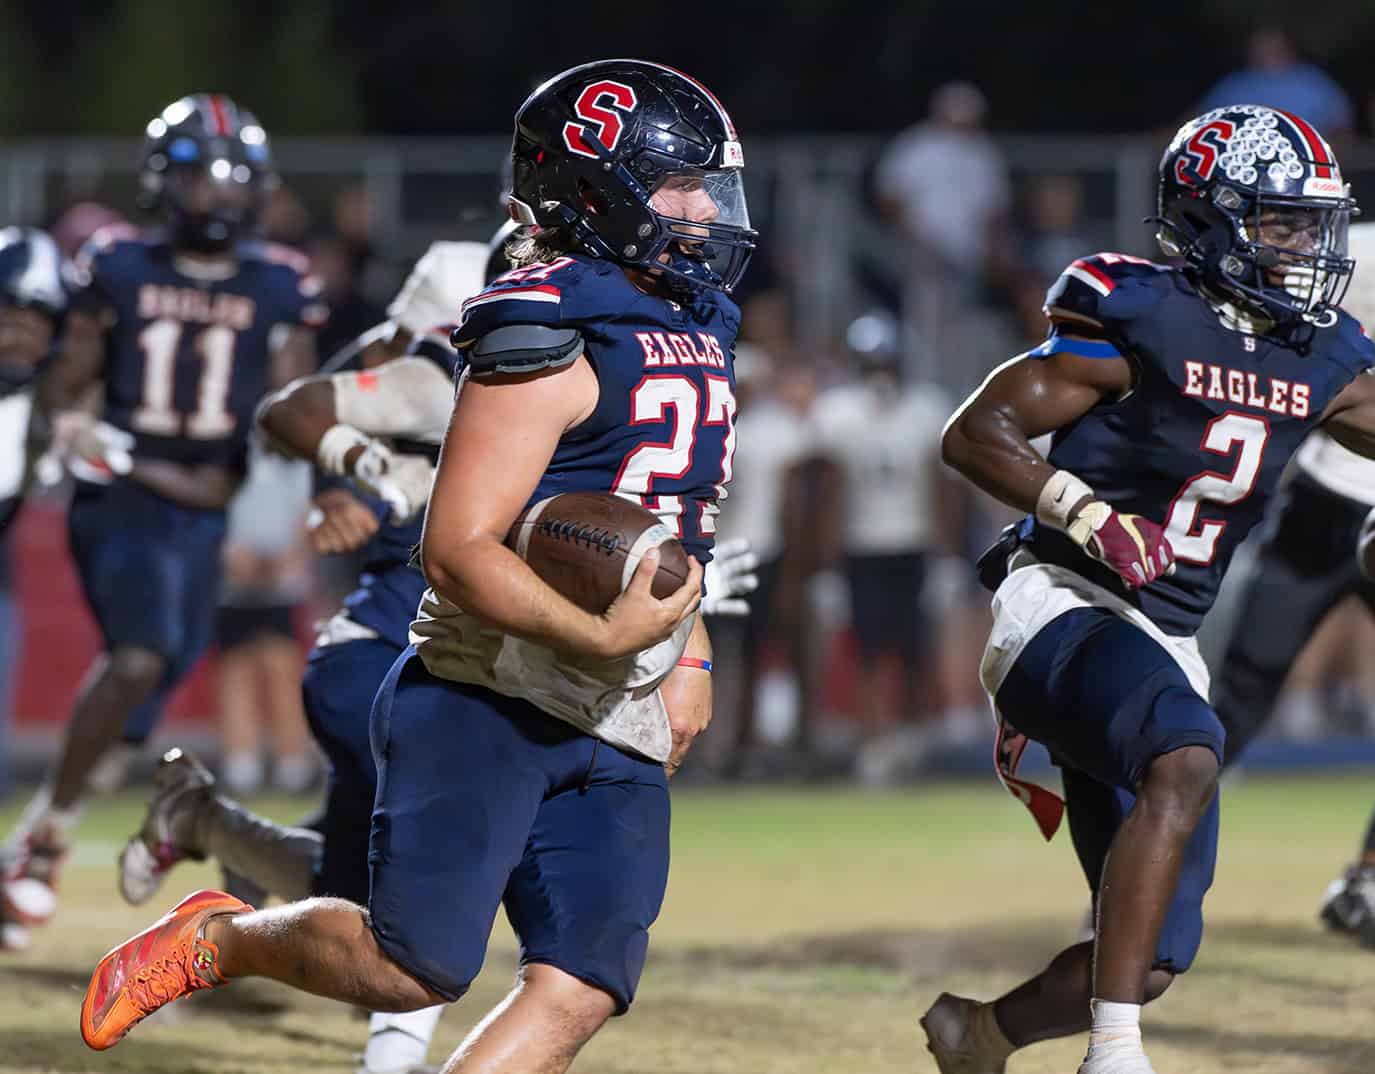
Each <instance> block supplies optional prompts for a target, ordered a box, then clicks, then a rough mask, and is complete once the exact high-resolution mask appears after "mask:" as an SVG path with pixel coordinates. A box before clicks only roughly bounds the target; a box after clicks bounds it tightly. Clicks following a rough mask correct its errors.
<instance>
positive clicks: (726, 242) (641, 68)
mask: <svg viewBox="0 0 1375 1074" xmlns="http://www.w3.org/2000/svg"><path fill="white" fill-rule="evenodd" d="M511 159H512V169H513V175H512V192H511V197H510V202H509V204H510V206H511V209H512V212H513V215H514V216H515V217H516V218H517V219H518V220H520V221H521V222H522V223H525V224H535V225H538V226H539V227H541V228H561V229H564V230H565V232H566V233H567V234H568V235H569V237H570V238H571V241H572V244H573V246H574V247H576V248H577V249H580V250H581V251H583V252H584V253H587V254H590V255H592V256H593V257H600V258H606V259H608V260H611V261H614V262H616V263H617V264H620V265H623V266H625V267H627V268H635V269H639V270H642V271H645V272H650V273H652V274H654V275H656V276H661V277H662V278H664V279H665V280H666V281H667V282H670V283H672V284H673V285H675V286H677V287H687V288H694V289H697V288H704V287H705V288H715V289H718V290H722V291H731V290H732V289H733V288H734V287H735V285H736V284H737V283H739V281H740V277H741V276H742V275H743V274H744V271H745V267H746V265H747V264H748V263H749V259H750V254H751V253H752V252H753V250H754V246H755V240H756V237H757V235H756V232H755V231H753V230H752V229H751V228H750V222H749V212H748V210H747V208H746V204H745V191H744V187H743V185H742V182H741V170H742V168H743V166H744V154H743V153H742V151H741V148H740V142H739V140H738V138H737V136H736V132H735V126H734V124H732V122H731V119H730V116H729V115H727V114H726V110H725V108H723V107H722V106H721V102H720V101H718V100H717V99H716V97H715V96H714V95H713V94H712V93H711V91H710V90H708V89H707V88H706V87H705V86H703V85H702V84H701V83H700V82H698V81H697V80H696V79H694V78H691V77H689V76H688V75H685V74H683V73H682V72H681V71H675V70H674V69H673V68H671V67H665V66H663V65H661V64H657V63H649V62H647V61H644V60H600V61H598V62H596V63H588V64H583V65H582V66H580V67H574V68H572V69H571V70H568V71H564V72H563V73H562V74H560V75H556V76H554V77H553V78H551V79H550V80H549V81H547V82H545V83H544V84H543V85H542V86H540V87H539V88H538V89H536V90H535V92H534V93H532V94H531V95H530V97H529V98H528V99H527V100H526V101H525V103H524V104H523V105H521V106H520V110H519V111H518V112H517V113H516V131H515V139H514V142H513V144H512V147H511ZM691 206H696V208H692V209H691V211H688V209H687V207H691Z"/></svg>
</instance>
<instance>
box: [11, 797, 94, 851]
mask: <svg viewBox="0 0 1375 1074" xmlns="http://www.w3.org/2000/svg"><path fill="white" fill-rule="evenodd" d="M83 811H84V809H83V807H82V806H81V805H80V804H79V803H78V804H77V805H74V806H69V807H68V808H66V809H54V808H53V788H52V784H51V783H44V784H43V785H42V786H40V787H39V788H38V790H36V791H34V793H33V797H32V798H30V799H29V804H28V805H26V806H25V807H24V812H23V813H21V814H20V815H19V821H18V823H17V824H15V826H14V829H13V832H12V834H11V836H10V840H9V845H10V847H11V849H15V848H18V847H19V846H20V845H21V844H22V843H23V842H24V840H25V839H26V838H28V836H29V833H30V832H35V831H38V830H39V829H40V828H45V827H47V826H48V825H52V826H53V827H55V828H57V830H58V831H59V832H60V833H61V834H63V835H66V834H67V833H68V832H70V831H71V830H72V829H73V828H75V827H76V825H77V822H78V821H79V820H80V819H81V814H82V812H83Z"/></svg>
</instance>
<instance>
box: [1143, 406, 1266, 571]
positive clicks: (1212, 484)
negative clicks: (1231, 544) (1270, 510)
mask: <svg viewBox="0 0 1375 1074" xmlns="http://www.w3.org/2000/svg"><path fill="white" fill-rule="evenodd" d="M1269 438H1270V423H1269V422H1267V421H1266V420H1265V419H1264V418H1257V417H1253V416H1251V415H1249V414H1238V413H1236V412H1235V411H1231V410H1229V411H1227V413H1225V414H1220V415H1218V416H1217V417H1216V418H1214V419H1213V420H1212V421H1210V422H1209V423H1208V429H1207V431H1206V432H1205V433H1204V434H1203V442H1202V444H1201V445H1200V447H1202V449H1203V450H1204V451H1211V452H1213V453H1214V454H1217V455H1228V456H1230V455H1232V454H1233V453H1234V452H1235V454H1236V461H1235V462H1234V464H1233V466H1232V472H1231V474H1220V473H1217V472H1215V471H1213V470H1205V471H1204V472H1203V473H1201V474H1198V475H1196V476H1194V477H1191V478H1189V480H1188V481H1186V482H1185V483H1184V487H1183V488H1182V489H1180V490H1179V492H1178V493H1177V494H1176V495H1175V498H1174V501H1173V502H1172V503H1171V504H1170V510H1169V513H1168V514H1167V515H1166V517H1165V536H1166V537H1168V538H1169V539H1170V547H1171V548H1173V549H1174V554H1175V558H1176V559H1180V560H1183V561H1184V562H1185V563H1198V564H1208V563H1211V562H1212V561H1213V557H1214V556H1215V555H1217V539H1218V538H1219V537H1221V536H1222V531H1223V530H1224V529H1226V528H1227V523H1225V522H1214V521H1211V520H1210V521H1204V522H1200V521H1199V517H1198V516H1199V510H1200V508H1201V507H1202V505H1203V502H1204V501H1205V500H1206V501H1209V502H1211V503H1220V504H1231V503H1240V502H1241V501H1242V500H1244V499H1246V497H1247V496H1249V495H1251V490H1252V489H1253V488H1255V485H1256V477H1257V476H1258V475H1259V474H1260V464H1261V461H1262V460H1263V459H1264V458H1265V442H1266V441H1267V440H1268V439H1269ZM1238 449H1239V450H1238Z"/></svg>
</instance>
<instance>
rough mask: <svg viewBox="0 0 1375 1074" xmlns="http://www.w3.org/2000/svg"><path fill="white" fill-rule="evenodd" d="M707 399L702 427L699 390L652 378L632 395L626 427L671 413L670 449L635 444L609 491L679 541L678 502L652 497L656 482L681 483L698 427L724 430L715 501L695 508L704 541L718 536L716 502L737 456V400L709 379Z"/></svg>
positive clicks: (726, 384)
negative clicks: (649, 514)
mask: <svg viewBox="0 0 1375 1074" xmlns="http://www.w3.org/2000/svg"><path fill="white" fill-rule="evenodd" d="M706 382H707V398H706V406H705V409H704V410H702V413H701V417H700V421H699V418H698V408H699V407H700V406H701V402H702V399H701V397H702V393H701V392H700V391H699V390H698V388H697V385H696V384H695V383H693V381H692V380H691V379H690V378H688V377H685V376H681V375H679V374H673V373H668V374H650V375H649V376H647V377H645V378H644V380H642V381H640V383H639V384H637V385H636V386H635V390H634V391H633V392H631V394H630V423H631V424H632V425H641V424H647V423H650V422H654V423H658V422H661V421H664V420H665V418H666V417H668V416H669V414H670V413H671V415H672V433H671V435H670V438H669V441H668V443H666V444H664V443H655V444H639V445H637V446H636V447H634V448H633V449H632V450H631V451H630V453H629V454H628V455H626V457H625V461H624V462H622V463H621V471H620V473H618V474H617V475H616V481H615V483H614V484H613V485H612V487H611V491H612V492H613V493H615V494H616V495H617V496H624V497H627V498H630V497H635V498H637V499H638V500H639V501H640V502H641V503H642V504H644V506H645V507H646V508H647V509H649V510H650V511H653V512H654V513H655V514H656V515H658V516H659V517H660V518H661V519H662V520H663V521H664V523H665V525H668V526H670V527H671V528H673V530H674V532H675V533H676V535H677V536H679V537H681V536H682V535H683V520H682V514H683V499H682V497H681V496H675V495H660V494H655V493H654V483H655V479H656V478H670V479H672V478H681V477H685V476H687V472H688V471H689V470H691V469H692V464H693V449H694V446H695V441H696V438H697V429H698V426H699V424H700V425H701V426H710V425H724V426H726V435H725V440H724V443H723V446H722V451H721V476H720V479H719V480H718V481H717V482H715V483H714V484H715V490H716V495H715V496H714V497H713V498H712V500H710V501H708V500H703V501H702V502H701V503H700V504H699V505H698V512H699V513H698V518H697V532H698V533H699V534H701V535H703V536H706V535H709V534H713V533H715V532H716V514H717V512H718V511H719V510H720V508H719V506H718V501H719V500H721V499H724V497H725V485H726V483H727V482H729V481H730V477H731V467H732V463H733V460H734V456H735V394H734V393H733V392H732V391H731V387H730V381H729V380H728V379H726V378H725V377H716V376H711V375H710V374H708V375H707V378H706Z"/></svg>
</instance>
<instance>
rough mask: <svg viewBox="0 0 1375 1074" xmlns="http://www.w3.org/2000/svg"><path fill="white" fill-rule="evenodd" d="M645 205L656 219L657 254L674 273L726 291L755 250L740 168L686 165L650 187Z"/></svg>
mask: <svg viewBox="0 0 1375 1074" xmlns="http://www.w3.org/2000/svg"><path fill="white" fill-rule="evenodd" d="M649 206H650V208H651V209H652V210H653V211H654V213H655V214H656V216H657V217H658V223H659V234H660V237H661V245H660V247H659V248H660V250H661V251H662V254H661V255H660V256H661V258H663V257H666V258H667V259H668V261H669V263H671V264H672V265H673V267H674V269H675V270H676V271H677V273H678V274H680V275H684V276H687V277H697V278H699V279H701V280H702V281H704V282H708V283H710V284H711V285H712V286H718V287H722V288H723V289H724V290H727V291H729V290H731V289H732V288H733V287H734V286H735V284H736V283H737V282H739V279H740V277H741V275H743V273H744V270H745V266H746V264H747V263H748V261H749V255H750V253H751V252H752V251H753V250H754V246H755V239H756V234H755V232H754V231H753V230H752V229H751V228H750V213H749V207H748V205H747V203H746V201H745V186H744V182H743V181H742V177H741V173H740V169H738V168H719V169H709V170H702V169H686V170H684V171H679V172H673V173H671V174H670V175H667V176H665V177H664V178H663V180H661V181H660V183H659V184H658V185H657V186H656V187H655V188H654V191H653V192H652V194H651V195H650V199H649Z"/></svg>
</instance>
